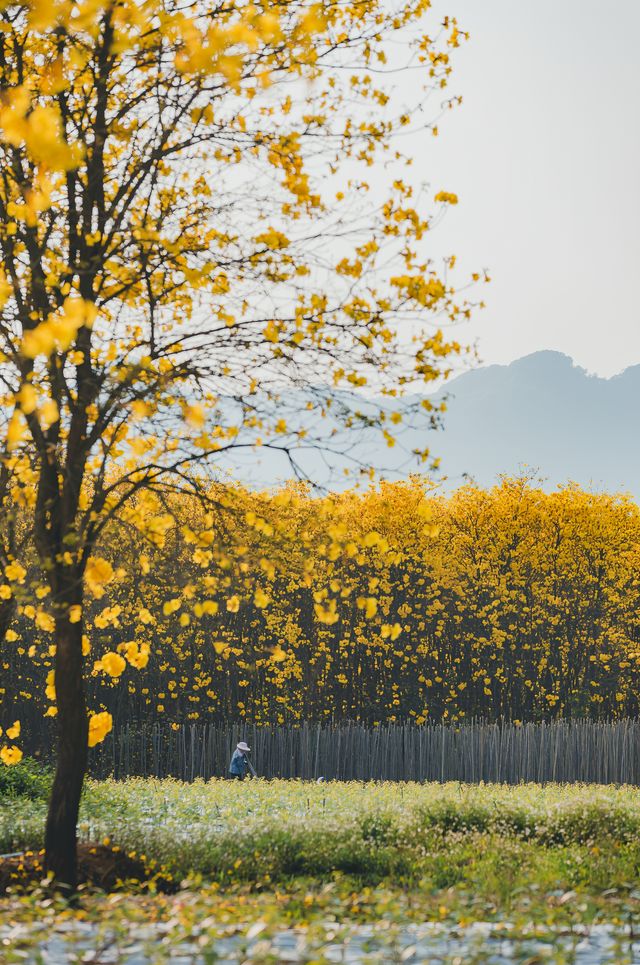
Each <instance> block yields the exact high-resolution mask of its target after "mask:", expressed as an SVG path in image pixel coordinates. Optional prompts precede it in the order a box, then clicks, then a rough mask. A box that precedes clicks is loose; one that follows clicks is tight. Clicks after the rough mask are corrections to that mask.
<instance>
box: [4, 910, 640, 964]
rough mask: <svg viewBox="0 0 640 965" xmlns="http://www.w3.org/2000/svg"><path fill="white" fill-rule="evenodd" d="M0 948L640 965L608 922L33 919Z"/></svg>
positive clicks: (22, 957)
mask: <svg viewBox="0 0 640 965" xmlns="http://www.w3.org/2000/svg"><path fill="white" fill-rule="evenodd" d="M0 944H1V946H2V948H1V950H0V961H2V963H3V965H5V963H7V965H9V963H13V962H30V963H31V962H32V963H42V965H72V963H84V965H160V963H171V965H213V963H222V962H226V963H229V965H278V963H283V965H284V963H291V965H303V963H305V965H308V963H313V965H324V963H327V965H333V963H336V965H359V963H362V965H393V963H398V965H418V963H429V965H445V963H446V965H481V963H482V965H511V963H516V962H517V963H520V965H525V963H526V965H539V963H540V965H542V963H545V962H549V963H554V965H569V963H571V965H636V963H637V965H640V933H639V934H638V935H637V936H636V935H635V934H633V933H632V932H631V931H630V930H629V929H628V928H626V929H625V928H620V927H616V928H614V927H613V926H610V925H595V926H591V927H589V928H574V929H572V930H566V931H557V932H553V931H550V930H541V929H540V928H536V929H535V930H534V929H533V928H532V929H531V932H530V933H528V934H527V933H525V932H524V931H523V930H519V931H518V933H515V932H514V931H513V930H511V929H510V928H509V927H508V926H505V925H502V926H499V927H498V926H495V925H490V924H471V925H467V926H465V927H458V928H452V927H451V926H447V925H440V924H434V923H430V922H429V923H424V924H421V925H403V926H395V925H393V924H392V923H387V922H380V923H378V924H376V925H359V924H355V923H352V924H342V925H338V924H336V923H334V922H326V923H322V924H318V923H316V924H314V925H312V926H309V927H308V928H295V929H294V928H289V929H273V928H271V927H268V926H267V925H266V924H265V923H264V922H260V921H259V922H257V923H254V924H252V925H251V926H248V927H247V926H244V927H243V926H238V925H233V926H222V927H216V925H215V922H213V921H210V920H205V921H203V922H201V923H200V925H199V926H197V927H196V928H193V927H192V928H191V933H190V934H189V935H185V934H184V932H183V931H182V929H181V925H180V923H178V922H177V921H169V922H157V923H154V924H145V923H133V922H126V923H124V922H123V923H122V926H121V927H120V926H118V925H111V924H110V925H109V926H101V925H99V924H95V923H89V922H78V921H66V922H60V923H59V924H58V925H57V926H56V927H55V928H54V929H52V930H51V929H48V930H47V933H46V934H44V933H43V934H41V935H38V925H37V924H35V925H33V926H24V925H20V926H18V925H13V926H12V925H10V924H9V925H4V926H1V927H0Z"/></svg>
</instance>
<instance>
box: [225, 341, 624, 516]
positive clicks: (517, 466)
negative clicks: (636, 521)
mask: <svg viewBox="0 0 640 965" xmlns="http://www.w3.org/2000/svg"><path fill="white" fill-rule="evenodd" d="M430 398H431V399H432V401H434V402H440V401H442V400H443V399H445V398H446V402H447V411H446V413H445V416H444V420H443V425H442V428H439V429H435V430H434V429H431V428H430V427H429V417H428V416H427V415H426V414H425V413H424V410H422V417H418V420H417V421H416V419H415V418H414V419H413V420H410V419H407V418H405V419H404V421H403V424H402V426H401V427H400V431H398V428H399V427H396V426H393V427H391V426H390V428H392V429H393V434H394V435H395V436H396V437H397V444H396V445H394V446H393V447H388V446H387V445H386V443H385V440H384V438H383V437H382V434H381V433H380V431H379V430H377V429H376V430H374V429H366V428H365V429H363V430H359V431H357V432H356V431H352V432H350V433H346V432H344V431H343V430H336V434H335V435H334V437H333V439H332V442H331V445H332V447H333V449H334V450H337V452H338V454H337V455H336V454H334V455H328V454H327V453H326V452H322V451H319V450H316V449H312V448H310V449H306V450H304V449H303V450H300V451H298V452H297V453H296V460H297V462H298V464H299V467H300V470H301V473H302V474H303V475H305V476H307V477H308V478H310V479H311V480H313V481H314V482H316V483H318V484H319V485H321V486H326V487H330V488H334V489H341V488H344V487H346V486H348V485H353V483H354V481H355V479H357V472H356V473H355V475H353V474H351V475H349V476H346V475H345V474H344V469H345V468H346V467H347V466H348V465H350V461H351V460H355V461H356V462H357V461H359V462H361V463H363V464H364V465H374V466H375V467H376V468H377V469H378V470H380V475H381V476H382V477H384V478H388V479H401V478H406V476H408V475H409V473H411V472H424V470H425V467H424V465H422V466H421V465H420V464H419V463H418V462H417V460H416V458H415V456H413V455H412V453H413V451H414V450H415V449H420V450H423V449H425V447H429V449H430V451H431V454H432V455H433V456H434V457H439V458H440V469H439V472H438V473H437V475H436V478H439V479H441V480H442V483H443V487H444V488H445V489H453V488H455V487H456V486H459V485H460V484H462V483H463V482H464V481H465V480H466V479H468V478H471V479H472V480H474V481H475V482H476V483H478V484H479V485H481V486H491V485H492V484H493V483H495V482H496V480H497V478H498V476H499V475H500V474H501V473H507V474H512V473H517V472H519V471H521V470H523V469H525V468H529V469H534V470H536V472H537V473H538V475H539V476H540V477H541V478H542V479H543V480H544V485H545V488H553V487H555V486H557V485H558V484H562V483H566V482H567V481H569V480H572V481H574V482H577V483H580V484H581V485H582V486H584V487H592V488H594V489H604V490H609V491H620V490H622V491H627V492H630V493H631V494H632V495H633V496H634V497H635V498H636V499H638V500H640V447H639V446H638V427H637V423H638V415H639V414H640V365H636V366H632V367H631V368H628V369H626V370H625V371H624V372H622V373H621V374H620V375H616V376H614V377H613V378H610V379H603V378H599V377H597V376H594V375H589V374H588V373H587V372H586V371H585V370H584V369H582V368H580V367H579V366H577V365H574V363H573V362H572V360H571V359H570V358H569V357H568V356H566V355H563V354H561V353H560V352H550V351H546V352H535V353H534V354H532V355H527V356H525V357H524V358H521V359H518V360H517V361H515V362H512V363H511V364H509V365H488V366H484V367H480V368H477V369H473V370H471V371H469V372H465V373H464V374H462V375H459V376H458V377H457V378H455V379H453V380H452V381H451V382H449V383H447V385H446V387H445V388H444V389H442V390H441V391H440V392H438V393H436V394H435V395H433V396H430ZM344 401H345V404H347V405H348V407H351V408H354V409H355V408H358V407H359V408H360V409H362V403H361V402H359V401H358V400H357V399H356V398H355V397H348V396H346V395H345V396H344ZM379 401H380V400H376V399H370V400H369V402H368V403H365V408H366V406H367V405H369V406H370V411H371V412H373V411H375V410H376V409H377V404H378V402H379ZM413 401H416V400H415V399H414V400H413ZM418 401H419V400H418ZM284 402H285V400H283V403H284ZM386 406H387V407H388V401H387V403H386ZM286 408H287V409H293V410H296V409H297V410H298V411H299V412H302V411H304V397H303V396H300V397H299V398H298V397H297V396H291V397H289V398H288V399H287V400H286ZM328 428H329V430H330V428H331V424H329V427H328ZM226 468H228V469H230V470H231V472H233V474H234V475H236V476H239V477H240V478H241V479H242V480H243V481H244V482H246V483H248V484H249V485H252V486H257V487H263V486H273V485H277V484H279V483H281V482H283V481H284V480H286V479H288V478H291V477H292V476H293V472H292V469H291V466H290V465H289V462H288V460H287V458H286V457H285V456H284V455H283V454H282V453H279V452H277V451H274V450H272V449H268V448H266V447H265V448H264V449H262V450H256V449H251V450H249V449H247V450H246V451H245V452H244V453H239V454H238V455H235V454H234V456H233V462H232V461H231V460H229V463H228V465H227V467H226Z"/></svg>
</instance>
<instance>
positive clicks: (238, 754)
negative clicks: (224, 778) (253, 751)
mask: <svg viewBox="0 0 640 965" xmlns="http://www.w3.org/2000/svg"><path fill="white" fill-rule="evenodd" d="M248 770H249V762H248V761H247V758H246V757H245V756H244V754H243V753H242V751H239V750H237V749H236V750H235V751H234V752H233V757H232V758H231V763H230V764H229V774H240V775H241V776H244V775H245V774H246V773H247V771H248Z"/></svg>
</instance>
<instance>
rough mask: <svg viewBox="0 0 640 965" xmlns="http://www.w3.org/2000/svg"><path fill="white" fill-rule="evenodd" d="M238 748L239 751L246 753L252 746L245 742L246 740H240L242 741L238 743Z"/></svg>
mask: <svg viewBox="0 0 640 965" xmlns="http://www.w3.org/2000/svg"><path fill="white" fill-rule="evenodd" d="M237 748H238V750H239V751H244V752H245V753H246V752H247V751H250V750H251V748H250V747H249V745H248V744H245V742H244V741H240V743H239V744H238V745H237Z"/></svg>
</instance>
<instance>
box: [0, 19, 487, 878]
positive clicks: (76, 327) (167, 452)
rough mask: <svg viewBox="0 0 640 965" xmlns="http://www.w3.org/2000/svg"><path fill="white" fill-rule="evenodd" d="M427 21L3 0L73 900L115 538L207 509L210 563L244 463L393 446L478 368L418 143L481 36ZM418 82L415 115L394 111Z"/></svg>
mask: <svg viewBox="0 0 640 965" xmlns="http://www.w3.org/2000/svg"><path fill="white" fill-rule="evenodd" d="M428 7H429V3H428V0H417V2H401V3H393V4H387V3H382V2H375V0H366V2H354V3H347V4H342V3H324V2H323V3H317V4H308V3H305V2H302V0H283V2H281V3H279V4H276V5H274V4H264V3H253V2H251V3H242V2H231V3H228V2H214V3H210V2H205V0H192V2H179V0H143V2H138V0H85V2H75V0H25V2H6V0H4V2H2V3H0V27H1V31H0V308H1V314H0V353H1V356H0V362H1V368H0V378H1V380H2V401H3V405H2V413H3V415H4V432H3V438H4V445H3V448H2V453H1V456H0V458H1V463H2V477H1V479H0V483H1V484H2V485H1V489H0V496H2V498H3V511H4V516H5V521H6V525H5V526H4V529H3V541H2V547H1V552H2V562H3V564H4V576H5V582H4V583H3V584H2V589H1V590H0V596H1V597H2V600H3V601H4V602H3V608H4V611H5V615H4V617H3V618H2V621H1V623H2V627H4V629H5V630H6V628H7V627H8V626H9V621H10V616H11V613H12V611H13V608H14V607H15V606H16V605H20V606H22V607H25V606H31V608H32V612H33V619H34V622H35V624H36V627H37V628H38V629H40V630H43V631H45V632H50V633H51V634H52V640H53V642H52V647H53V648H54V657H55V659H54V668H53V673H52V678H51V680H50V681H49V685H48V686H49V688H50V693H51V697H52V698H54V697H55V704H52V706H55V707H56V710H57V715H58V721H59V750H58V767H57V772H56V779H55V782H54V789H53V795H52V802H51V808H50V812H49V820H48V826H47V840H46V847H47V862H48V867H49V869H50V870H51V871H53V873H54V874H55V875H56V877H58V878H59V879H60V880H61V881H63V882H66V883H67V884H70V885H71V886H73V884H74V883H75V863H74V854H75V819H76V816H77V805H78V800H79V794H80V789H81V786H82V780H83V776H84V772H85V769H86V755H87V745H88V744H93V743H96V742H97V741H99V740H101V739H102V738H103V737H104V735H105V734H106V733H107V732H108V730H109V727H110V719H109V715H108V714H105V713H104V712H100V713H97V714H95V715H94V716H92V717H91V718H90V719H89V718H88V716H87V712H86V708H85V697H84V682H83V677H84V673H85V669H84V666H83V650H84V651H85V653H86V643H84V642H83V638H84V637H85V634H84V626H83V604H84V593H85V588H86V587H88V588H89V589H90V590H92V592H94V593H95V591H96V589H97V592H98V593H99V592H100V589H101V588H102V587H104V586H105V585H106V584H108V583H109V582H110V580H111V579H112V578H113V573H114V569H113V567H112V566H111V564H110V563H109V562H108V561H107V560H105V559H104V558H102V557H100V556H97V555H95V552H94V550H95V546H96V542H97V541H98V540H99V539H100V537H101V534H102V533H103V531H104V529H105V527H106V526H108V525H110V524H112V523H113V522H114V521H116V522H119V523H120V524H122V525H126V526H129V527H134V528H135V527H137V528H138V529H139V530H140V531H141V532H142V535H143V536H144V538H146V539H147V540H148V541H149V542H150V543H151V544H152V545H153V544H155V543H157V541H158V540H161V539H162V537H163V534H164V533H165V532H166V531H167V529H168V528H169V527H170V526H171V525H172V520H171V519H170V518H169V517H170V515H171V514H170V510H169V508H168V503H167V499H168V496H169V495H170V494H172V493H173V494H175V493H181V492H190V493H193V494H195V495H197V496H198V498H199V500H200V502H201V505H202V506H203V507H204V509H205V512H204V515H203V518H202V520H201V526H202V528H201V529H200V530H199V532H198V533H197V534H196V535H195V538H196V540H197V541H199V543H200V544H201V546H200V548H201V549H202V551H203V552H211V553H213V549H212V548H211V547H213V546H214V545H215V546H218V547H219V546H220V545H221V544H222V543H223V542H224V538H225V532H226V529H225V526H224V525H222V524H221V522H220V520H221V518H222V517H224V515H225V512H227V511H228V512H231V510H232V507H231V506H230V505H228V504H226V503H225V501H224V500H223V501H222V503H220V502H216V501H211V500H210V499H209V496H210V492H211V489H210V488H209V487H207V486H205V485H203V484H202V481H203V479H204V478H206V474H207V473H210V472H211V471H212V469H211V467H212V466H213V467H215V465H216V461H217V460H219V459H220V457H221V456H222V455H223V454H225V453H228V452H230V451H233V450H235V449H237V448H239V447H243V448H251V447H259V446H272V447H276V448H279V449H281V450H282V451H283V453H284V454H285V455H286V457H287V458H288V460H289V462H290V466H291V472H292V473H295V472H296V471H299V467H298V465H297V462H296V452H297V451H298V450H299V448H300V447H302V446H309V445H311V446H321V447H327V448H330V447H331V440H332V436H333V435H334V433H335V430H334V428H331V426H333V425H334V423H335V421H336V420H337V421H338V422H339V423H340V424H341V425H345V426H347V427H353V428H357V427H358V426H359V425H361V426H370V425H379V426H380V428H381V430H382V431H383V432H384V433H385V434H386V436H387V439H388V442H389V444H393V441H394V440H393V433H392V430H393V425H394V423H395V422H396V421H397V420H398V419H399V418H402V416H401V415H400V414H399V413H398V412H397V407H396V403H397V399H398V396H399V395H400V394H402V393H403V392H404V391H406V390H407V389H415V388H416V386H418V385H420V386H424V384H425V383H429V382H431V381H432V380H434V379H436V378H439V377H441V376H442V375H446V374H447V372H448V370H449V368H450V359H451V358H452V357H453V356H455V355H457V354H459V353H460V351H461V346H460V345H459V344H458V343H457V342H456V340H455V338H451V337H447V336H446V335H445V330H444V327H443V325H442V324H441V323H440V322H441V320H443V321H449V322H451V321H455V320H456V319H457V318H460V317H465V316H467V315H468V313H469V311H470V305H469V304H468V303H467V302H466V301H465V299H464V295H463V294H461V293H460V292H459V291H458V290H456V287H455V286H454V285H453V283H452V281H451V279H450V277H449V275H450V272H451V269H452V268H453V264H454V259H453V258H452V257H450V258H447V259H445V260H444V261H443V262H442V263H440V264H437V263H436V262H434V260H433V256H432V255H431V254H430V251H429V247H430V246H427V240H428V232H429V229H430V227H431V226H432V224H433V223H434V221H435V220H437V218H438V217H439V214H440V212H441V211H442V209H443V208H445V207H446V206H447V205H451V204H454V203H455V202H456V201H457V198H456V196H455V195H454V194H452V193H451V192H450V191H448V190H444V189H443V188H441V187H440V186H438V187H437V188H436V189H435V190H433V191H432V194H431V198H430V202H431V203H430V204H429V205H428V206H425V204H424V200H420V199H416V197H414V194H415V192H416V188H415V185H414V184H412V183H411V181H410V180H407V179H406V178H405V175H404V171H405V167H404V165H405V164H409V161H410V159H403V158H402V155H401V153H400V152H399V151H398V150H397V147H396V141H395V134H396V133H397V132H398V131H400V130H403V129H407V128H410V127H411V126H412V125H413V126H415V125H416V124H427V125H428V124H430V125H431V127H432V130H433V133H436V132H437V126H436V123H435V120H436V115H438V114H439V113H440V112H441V111H442V110H444V109H446V108H447V107H449V106H451V105H452V104H453V103H454V102H455V98H452V99H448V95H447V94H446V92H444V89H445V88H446V86H447V83H448V78H449V74H450V70H451V64H450V56H451V52H452V51H453V49H455V48H456V47H457V46H458V45H459V43H460V41H461V39H463V36H464V35H463V34H462V33H461V32H460V30H459V29H458V26H457V24H456V23H455V21H453V20H449V19H446V20H445V21H444V24H443V25H441V26H438V25H437V24H433V26H434V27H435V32H433V33H425V27H426V26H427V23H426V21H424V16H425V14H426V13H427V11H428ZM406 70H411V71H413V72H414V74H415V78H416V84H415V85H414V90H415V92H416V93H415V99H414V102H413V103H412V104H406V103H399V102H398V98H397V96H394V89H393V77H394V76H395V74H396V73H397V72H398V71H406ZM430 92H431V93H433V92H435V93H436V96H437V98H438V100H437V102H436V105H435V109H434V111H433V117H432V118H430V121H428V122H427V121H425V115H424V114H423V113H422V112H423V110H424V107H425V97H426V96H427V95H428V94H429V93H430ZM372 169H375V172H376V173H377V176H378V172H386V173H384V178H386V182H385V183H386V186H387V188H388V191H385V196H384V198H383V199H382V200H380V199H379V191H377V192H376V197H375V198H374V196H373V193H372V192H371V191H370V185H369V183H368V181H367V176H368V174H367V172H371V170H372ZM379 176H382V173H380V175H379ZM446 187H447V186H444V188H446ZM423 208H424V210H423ZM371 387H374V388H375V390H376V393H377V394H378V396H380V397H381V398H383V399H384V405H379V404H377V403H376V405H375V406H372V404H371V400H370V397H367V396H366V395H363V393H365V392H366V391H367V390H368V389H370V388H371ZM419 404H420V403H418V405H419ZM422 405H423V408H424V410H426V415H427V416H428V417H434V416H436V415H437V414H435V413H431V411H430V408H431V407H430V404H429V402H428V401H424V402H423V403H422ZM328 414H330V415H331V419H330V420H329V422H328V423H325V421H324V419H323V417H326V416H327V415H328ZM324 425H328V426H329V428H323V426H324ZM416 455H417V456H421V457H422V458H427V456H428V451H427V450H426V449H425V450H424V451H423V452H421V453H418V454H416ZM204 466H207V467H208V468H207V469H206V470H205V469H204V468H203V467H204ZM196 467H200V468H197V469H196ZM360 468H362V469H367V468H368V467H360ZM137 497H139V498H140V499H141V500H142V501H143V502H145V512H139V511H138V510H137V509H136V507H137V506H138V507H139V505H140V502H139V501H138V503H136V501H135V500H136V498H137ZM16 506H17V507H20V508H21V509H24V508H25V507H26V508H27V509H28V510H29V512H28V513H27V514H25V513H22V516H21V525H20V526H17V525H14V523H13V522H12V519H13V516H12V510H13V508H14V507H16ZM150 508H151V509H152V511H150ZM16 540H19V541H20V542H16ZM334 542H335V540H334ZM338 542H339V541H338ZM26 546H33V547H34V550H35V554H36V558H37V573H36V575H35V576H34V577H33V578H31V577H30V578H29V580H26V579H25V574H26V567H25V566H23V564H22V562H21V561H20V557H21V554H22V548H23V547H26ZM207 547H209V549H207ZM223 557H224V559H225V560H226V562H225V565H226V566H228V565H235V564H234V561H233V560H231V561H229V556H228V555H227V556H225V554H224V553H220V554H219V558H223ZM28 594H31V595H32V598H33V600H32V602H31V603H29V602H27V600H26V597H27V595H28ZM165 602H166V601H165ZM139 652H140V653H141V651H139ZM138 659H139V662H140V663H142V662H143V658H142V657H139V658H138ZM16 728H19V724H15V725H13V730H12V733H14V734H15V733H16ZM18 754H19V750H18V749H16V750H10V749H7V750H6V751H5V753H4V758H5V759H7V757H9V758H10V757H11V756H12V755H13V757H16V756H17V755H18Z"/></svg>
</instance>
